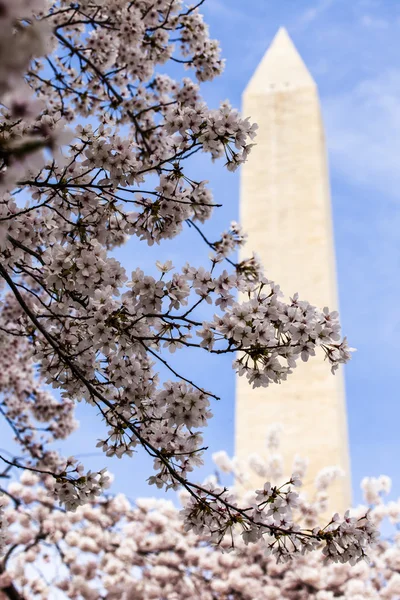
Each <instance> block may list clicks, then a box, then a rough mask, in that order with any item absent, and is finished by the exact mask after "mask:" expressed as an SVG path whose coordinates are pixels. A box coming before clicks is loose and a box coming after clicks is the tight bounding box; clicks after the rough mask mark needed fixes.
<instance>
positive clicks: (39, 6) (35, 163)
mask: <svg viewBox="0 0 400 600" xmlns="http://www.w3.org/2000/svg"><path fill="white" fill-rule="evenodd" d="M49 8H50V2H48V0H2V2H1V11H0V102H1V108H0V123H1V124H0V155H1V156H0V191H1V193H2V195H3V194H4V193H5V192H7V191H11V190H12V189H13V188H14V187H15V185H16V183H17V181H18V180H19V179H23V178H26V177H29V176H30V175H32V174H34V173H37V172H38V171H39V170H40V169H41V168H42V167H43V166H44V164H45V158H44V155H43V149H44V148H47V149H49V150H52V151H54V152H56V151H57V152H58V147H59V146H60V145H62V144H63V143H64V142H66V141H69V139H70V136H69V134H68V133H67V132H66V130H65V128H64V124H63V120H62V115H61V112H59V111H58V112H57V113H52V114H49V113H48V112H47V111H46V106H45V102H44V99H40V98H39V97H38V95H37V94H35V91H34V89H32V88H34V86H32V85H27V82H26V80H25V77H26V75H27V72H28V71H29V69H30V65H31V63H32V60H33V59H37V58H38V57H41V56H43V55H45V54H46V53H48V52H49V51H51V49H52V46H53V38H52V30H51V27H50V26H49V24H48V22H47V20H46V19H45V18H44V17H45V16H46V14H47V12H48V10H49Z"/></svg>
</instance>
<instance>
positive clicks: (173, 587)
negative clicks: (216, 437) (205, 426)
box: [0, 434, 400, 600]
mask: <svg viewBox="0 0 400 600" xmlns="http://www.w3.org/2000/svg"><path fill="white" fill-rule="evenodd" d="M272 435H274V434H272ZM275 438H276V436H275ZM270 452H271V447H270V449H269V454H268V455H267V456H265V457H258V465H259V469H260V468H261V466H262V468H263V470H264V472H265V473H266V475H267V476H270V475H271V473H272V470H273V467H272V466H271V465H272V461H271V460H270V458H271V457H270ZM274 452H275V454H277V453H278V454H279V448H277V447H276V448H275V450H274ZM215 458H216V462H217V465H223V466H224V470H225V472H227V471H229V472H232V471H233V472H236V473H237V472H238V469H239V463H238V461H237V460H236V459H235V458H233V459H230V458H229V457H228V456H227V454H226V453H224V452H221V453H218V454H217V455H216V457H215ZM301 462H303V474H304V473H305V471H304V469H305V467H304V461H301V460H300V459H296V460H295V464H296V465H298V466H299V465H300V463H301ZM244 466H245V469H246V472H248V471H249V469H251V466H250V461H247V462H246V464H245V465H244ZM271 469H272V470H271ZM336 476H338V472H337V469H335V468H334V467H332V468H326V469H324V470H323V472H322V473H321V474H320V475H318V477H317V479H316V482H315V489H314V490H313V491H312V492H311V493H310V492H308V493H306V492H305V491H304V490H303V489H302V487H301V485H299V484H300V480H299V479H298V478H296V477H294V478H293V479H292V483H291V486H294V487H295V488H296V490H297V491H296V493H294V492H292V494H294V496H292V499H291V500H289V505H290V509H289V510H290V511H291V512H292V513H293V516H294V518H295V519H296V522H298V523H299V524H301V525H302V527H304V528H305V529H308V530H312V528H316V527H318V526H319V524H320V523H321V520H322V517H321V513H322V512H324V511H325V510H326V498H327V495H328V494H329V486H330V484H331V483H332V482H333V481H334V479H335V477H336ZM218 477H220V475H218ZM278 479H279V480H280V479H282V477H279V478H278ZM213 480H214V481H215V476H214V477H211V478H209V480H208V485H211V483H212V481H213ZM371 481H374V480H373V479H371ZM379 481H380V482H381V483H380V484H379V486H380V487H379V486H378V484H376V486H377V489H378V488H379V490H380V491H381V492H382V494H384V493H386V491H387V489H388V485H387V484H388V482H389V480H388V478H383V477H381V478H379ZM204 485H207V482H205V483H204ZM366 485H367V484H366V483H365V481H364V482H363V487H364V488H365V487H366ZM53 487H54V481H53V478H52V477H51V476H49V475H43V474H35V473H32V472H31V471H24V472H23V473H22V475H21V477H20V479H19V481H12V482H11V483H9V484H8V485H7V487H5V488H4V490H3V496H2V502H3V504H4V509H3V512H2V517H3V516H4V518H6V519H7V521H8V525H7V527H6V528H3V529H2V535H3V538H5V540H6V542H7V547H8V548H9V551H8V552H7V554H6V556H5V557H4V559H3V562H2V563H1V565H2V566H1V568H0V571H1V573H0V593H2V594H3V597H4V598H5V599H8V598H10V599H13V600H36V599H40V600H48V598H52V597H54V598H56V597H60V598H71V599H73V598H75V599H76V598H82V599H85V600H100V599H101V598H102V599H106V600H117V599H122V600H151V599H154V600H159V599H160V598H165V599H166V600H183V599H188V600H198V599H199V598H201V599H202V600H215V599H218V600H232V599H235V600H254V598H257V599H260V600H271V599H272V600H280V599H285V600H306V599H311V600H334V598H342V599H343V600H361V598H364V599H367V600H377V599H382V600H395V599H396V598H398V595H399V593H400V537H399V535H398V533H395V535H394V537H393V538H392V539H388V540H386V541H385V540H383V539H382V540H380V541H379V542H377V543H376V544H374V545H373V546H372V547H370V549H369V560H363V561H359V562H357V563H356V564H355V565H353V566H352V565H351V564H350V563H349V562H342V561H338V562H332V561H331V560H327V559H326V558H324V556H323V555H322V554H320V553H315V552H314V553H312V554H306V555H304V554H302V553H300V552H297V553H296V554H294V555H293V554H292V556H291V560H285V559H284V558H283V557H281V560H279V561H277V560H276V553H275V554H274V553H273V552H272V553H271V548H270V547H269V544H268V540H266V539H265V538H262V539H258V540H256V541H255V542H254V543H251V544H249V543H248V541H249V540H248V539H246V536H245V535H243V534H242V532H241V528H240V526H239V527H238V528H237V529H234V530H232V540H233V541H234V549H233V550H232V547H231V540H230V539H228V538H227V537H225V538H223V539H222V540H221V543H220V545H219V546H218V547H215V545H214V544H211V543H210V540H209V537H208V536H203V535H202V533H201V532H200V533H196V534H195V533H193V532H192V531H188V530H187V528H186V527H185V525H184V521H183V520H182V518H181V514H180V511H179V509H178V508H177V507H176V506H174V504H173V503H172V502H170V501H165V500H156V499H151V498H147V499H145V498H142V499H137V500H136V502H132V501H130V500H128V499H127V498H126V497H125V496H124V495H122V494H119V495H116V496H102V497H99V498H96V499H94V498H92V499H91V500H90V501H89V502H87V503H85V504H84V505H82V506H79V507H78V508H77V510H76V511H75V512H70V511H69V512H65V510H63V509H60V508H59V507H58V506H57V505H56V504H55V503H54V502H53V501H52V500H51V496H50V497H49V492H50V491H51V490H52V489H53ZM279 488H281V486H280V484H279V481H278V480H277V481H274V482H273V484H271V485H266V486H264V488H263V489H262V490H259V491H258V492H257V496H256V502H258V503H259V504H262V503H263V502H265V501H266V499H268V500H269V499H271V498H272V497H273V490H274V489H275V490H277V489H279ZM230 493H231V494H232V496H234V495H235V493H236V492H235V490H234V489H231V490H230ZM382 494H381V495H380V496H379V504H377V505H374V506H370V507H369V508H370V511H369V521H370V523H371V524H373V526H374V527H375V528H377V527H379V526H380V525H381V523H382V521H383V520H384V519H389V521H390V522H391V523H392V524H393V525H394V526H395V527H396V528H397V527H398V524H399V523H400V502H399V501H392V502H387V503H385V502H384V501H383V496H382ZM250 496H253V497H254V492H251V491H249V497H250ZM278 497H279V495H278V496H275V498H274V499H273V502H268V500H267V502H268V505H269V506H270V507H271V508H270V511H271V512H272V513H273V514H274V513H276V510H275V509H277V510H278V512H279V511H281V515H287V513H288V510H287V508H286V509H285V510H282V508H281V507H282V503H279V502H277V498H278ZM289 498H290V497H288V499H289ZM187 500H188V498H187V493H186V492H184V493H182V494H181V501H182V502H183V505H184V506H185V505H186V506H187ZM366 501H367V502H368V498H367V499H366ZM274 505H275V507H274ZM367 509H368V506H359V507H357V508H355V509H353V510H352V511H351V515H349V514H346V515H345V518H344V520H343V521H342V523H341V524H340V525H338V524H339V520H338V519H337V517H336V516H334V517H333V519H332V521H333V523H332V526H331V530H332V531H334V530H335V529H337V528H338V527H339V528H340V529H341V533H340V537H338V538H337V539H339V540H341V541H342V542H343V543H346V544H349V543H350V539H351V538H352V536H354V535H355V533H354V530H356V529H357V525H356V526H355V525H354V523H358V524H359V525H358V526H360V524H362V521H363V515H364V514H365V513H366V511H367ZM345 538H346V542H344V539H345ZM270 543H273V541H272V540H271V542H270ZM275 543H276V542H275ZM289 543H292V541H290V542H289ZM294 543H296V542H295V541H294ZM353 558H354V557H353ZM353 562H354V561H353Z"/></svg>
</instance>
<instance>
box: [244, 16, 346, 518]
mask: <svg viewBox="0 0 400 600" xmlns="http://www.w3.org/2000/svg"><path fill="white" fill-rule="evenodd" d="M243 114H244V116H249V117H250V118H251V121H252V122H256V123H258V126H259V129H258V132H257V138H256V140H255V141H256V146H255V147H254V148H253V149H252V152H251V154H250V157H249V160H248V162H247V163H246V164H245V165H244V166H243V168H242V175H241V201H240V222H241V224H242V225H243V228H244V230H245V231H246V233H247V234H248V242H247V244H246V247H245V249H244V250H243V251H242V258H244V257H248V256H249V254H250V252H251V251H254V252H255V253H256V254H257V255H258V256H259V258H260V259H261V261H262V263H263V265H264V268H265V275H266V276H267V277H268V278H269V279H271V280H273V281H275V282H276V283H278V284H279V285H280V286H281V290H282V291H283V293H284V294H285V298H286V299H288V298H289V297H291V296H293V294H294V293H295V292H298V293H299V295H300V299H302V300H308V301H309V302H310V303H311V304H314V305H316V306H318V307H319V308H323V307H324V306H328V307H329V308H330V310H335V309H337V307H338V296H337V285H336V268H335V255H334V243H333V226H332V215H331V199H330V187H329V175H328V169H327V157H326V147H325V138H324V128H323V123H322V119H321V110H320V102H319V97H318V90H317V86H316V84H315V82H314V80H313V78H312V76H311V75H310V73H309V71H308V70H307V67H306V66H305V64H304V62H303V60H302V59H301V57H300V55H299V54H298V52H297V50H296V48H295V46H294V45H293V42H292V41H291V39H290V37H289V35H288V34H287V32H286V30H285V29H283V28H282V29H280V30H279V32H278V33H277V35H276V36H275V38H274V40H273V42H272V44H271V46H270V48H269V49H268V51H267V52H266V54H265V56H264V58H263V59H262V61H261V63H260V64H259V66H258V67H257V69H256V71H255V73H254V75H253V77H252V78H251V80H250V82H249V84H248V86H247V88H246V90H245V92H244V94H243ZM236 390H237V391H236V431H235V438H236V439H235V444H236V455H237V456H238V458H239V459H245V458H246V457H247V456H249V455H250V454H252V453H257V454H260V455H261V456H263V455H265V453H266V445H265V438H266V431H267V429H268V426H269V425H271V424H274V423H280V424H281V425H282V426H283V436H282V450H283V456H284V461H285V464H284V467H285V473H288V474H290V473H291V465H292V463H293V459H294V457H295V455H296V454H298V455H300V456H302V457H304V458H308V459H309V469H308V476H307V479H306V481H305V491H309V492H311V491H312V490H313V481H314V480H315V476H316V474H317V473H318V472H319V471H320V470H321V469H322V468H324V467H327V466H339V467H341V468H342V469H343V471H344V472H345V473H346V475H345V476H344V477H343V478H340V479H339V480H338V481H336V482H335V483H334V485H333V486H332V488H331V489H330V502H329V510H334V511H339V512H340V511H344V510H345V509H347V508H348V507H349V506H350V504H351V485H350V461H349V451H348V433H347V418H346V403H345V394H344V382H343V373H342V372H341V370H340V371H339V372H337V373H336V374H335V375H332V373H331V371H330V366H329V364H328V362H327V361H326V360H324V353H323V351H322V350H321V351H320V353H319V356H318V357H311V358H310V359H309V361H308V362H307V363H299V366H298V368H297V369H295V371H294V373H293V374H292V375H290V376H289V378H288V380H287V381H285V382H283V383H282V384H280V385H278V384H271V385H270V386H269V387H268V388H256V389H252V388H251V386H249V384H248V382H247V380H246V379H245V378H244V377H238V378H237V387H236ZM262 483H263V482H262V481H261V480H260V479H259V478H258V477H257V476H256V475H254V477H253V479H252V481H251V482H250V485H253V487H254V486H259V485H260V484H262Z"/></svg>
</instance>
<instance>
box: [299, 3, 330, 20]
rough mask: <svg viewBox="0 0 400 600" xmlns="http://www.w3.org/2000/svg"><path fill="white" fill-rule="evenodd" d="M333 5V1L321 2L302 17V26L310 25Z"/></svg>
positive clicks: (300, 18)
mask: <svg viewBox="0 0 400 600" xmlns="http://www.w3.org/2000/svg"><path fill="white" fill-rule="evenodd" d="M332 5H333V0H319V2H316V4H315V6H313V7H312V8H309V9H307V10H306V11H305V12H304V13H303V14H302V15H301V16H300V17H299V24H300V25H308V24H309V23H311V22H312V21H315V19H317V18H318V17H319V16H320V15H321V14H322V13H324V12H325V11H327V10H328V9H329V8H330V7H331V6H332Z"/></svg>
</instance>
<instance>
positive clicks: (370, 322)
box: [1, 0, 400, 502]
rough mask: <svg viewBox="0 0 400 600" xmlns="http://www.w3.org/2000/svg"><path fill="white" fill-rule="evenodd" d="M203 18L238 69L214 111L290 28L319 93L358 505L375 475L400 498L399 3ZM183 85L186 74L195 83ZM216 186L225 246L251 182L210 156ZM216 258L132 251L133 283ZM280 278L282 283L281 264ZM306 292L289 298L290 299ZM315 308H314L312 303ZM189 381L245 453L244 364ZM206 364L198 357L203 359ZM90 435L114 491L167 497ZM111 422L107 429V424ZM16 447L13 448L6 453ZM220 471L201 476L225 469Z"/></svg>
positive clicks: (336, 0)
mask: <svg viewBox="0 0 400 600" xmlns="http://www.w3.org/2000/svg"><path fill="white" fill-rule="evenodd" d="M203 12H204V14H205V15H206V19H207V21H208V23H209V25H210V29H211V34H212V36H213V37H215V38H218V39H219V40H220V41H221V45H222V49H223V55H224V57H225V58H226V60H227V64H226V69H225V72H224V74H223V76H222V77H220V78H219V79H218V80H216V81H214V82H212V83H208V84H206V85H204V87H203V93H204V95H205V97H206V99H207V101H208V102H209V104H210V105H213V106H217V105H218V104H219V102H220V101H221V100H224V99H227V98H229V99H230V100H231V102H232V104H233V105H234V106H236V107H240V96H241V93H242V90H243V89H244V87H245V85H246V83H247V82H248V80H249V79H250V76H251V75H252V73H253V71H254V70H255V68H256V66H257V64H258V62H259V61H260V59H261V57H262V55H263V54H264V52H265V50H266V48H267V47H268V45H269V44H270V42H271V40H272V38H273V36H274V34H275V33H276V31H277V29H278V28H279V26H281V25H284V26H285V27H286V28H287V29H288V31H289V34H290V35H291V37H292V39H293V40H294V42H295V44H296V46H297V48H298V49H299V51H300V53H301V55H302V56H303V59H304V60H305V62H306V64H307V66H308V67H309V69H310V71H311V73H312V75H313V76H314V78H315V80H316V81H317V83H318V86H319V90H320V96H321V101H322V110H323V115H324V120H325V125H326V132H327V143H328V153H329V162H330V172H331V186H332V203H333V214H334V231H335V243H336V255H337V271H338V279H339V293H340V309H341V317H342V325H343V330H344V332H345V334H346V335H347V336H348V338H349V341H350V343H351V345H352V346H354V347H356V348H357V349H358V352H357V353H356V354H355V355H354V358H353V360H352V361H351V363H350V365H349V366H348V367H347V368H346V390H347V405H348V421H349V434H350V448H351V462H352V479H353V490H354V500H355V501H356V502H357V501H359V500H360V499H361V495H360V492H359V481H360V479H361V478H362V477H363V476H365V475H373V476H376V475H379V474H381V473H385V474H388V475H390V476H392V477H393V480H394V493H395V494H400V467H399V465H398V459H397V456H398V451H399V449H400V442H399V433H398V432H399V422H400V403H399V402H398V397H399V393H398V388H399V387H400V374H399V367H398V357H397V354H398V352H397V336H398V335H399V331H400V311H399V308H398V304H399V300H400V277H399V271H400V236H399V227H400V202H399V191H398V190H399V184H400V141H399V140H400V135H399V134H400V60H399V42H398V39H399V33H400V3H399V2H398V1H397V0H382V1H380V0H352V1H351V2H349V1H348V0H320V1H306V0H270V1H267V0H246V2H243V0H206V3H205V5H204V7H203ZM183 75H186V73H184V74H183ZM191 168H192V169H193V173H194V174H196V175H197V177H198V178H201V179H208V180H210V185H211V188H212V189H213V192H214V195H215V200H216V201H217V202H222V203H223V204H224V207H223V209H220V210H219V211H218V213H216V214H215V218H214V219H213V220H212V222H210V224H209V225H208V226H207V228H206V231H207V232H208V233H209V235H210V237H211V238H213V237H214V238H216V236H217V235H218V233H219V232H221V231H223V230H224V229H226V227H227V225H228V224H229V222H230V220H232V219H236V218H237V214H238V184H239V174H231V173H227V172H226V171H225V170H224V169H223V167H222V164H214V165H212V164H211V163H210V162H209V161H208V159H207V158H206V157H204V156H201V157H198V158H197V157H196V159H195V161H194V162H193V164H192V167H191ZM207 255H208V251H207V249H206V248H205V247H204V245H203V244H202V243H201V242H200V241H199V240H198V239H197V238H196V237H194V235H193V232H190V231H185V233H184V235H183V236H182V237H181V238H180V239H178V240H175V241H173V242H167V243H164V244H163V245H161V246H160V247H155V248H154V247H153V248H150V249H148V248H147V247H145V246H144V244H137V243H129V244H128V246H127V247H125V248H124V249H121V250H118V252H116V256H118V258H120V260H121V261H122V262H123V264H124V266H125V267H126V268H127V270H128V272H130V270H132V269H133V268H135V267H136V266H137V265H139V266H141V267H142V268H145V270H146V269H148V270H151V269H152V268H153V267H152V265H154V262H155V260H157V259H159V258H161V259H162V260H166V259H169V258H170V259H172V261H173V263H174V265H175V266H176V267H179V266H180V265H181V264H182V263H184V262H185V261H186V260H189V261H190V262H192V263H193V264H196V265H200V264H201V263H203V262H205V261H206V259H207ZM265 266H266V270H267V273H268V265H265ZM292 291H293V292H294V291H295V290H289V292H292ZM309 300H310V301H311V302H312V298H309ZM180 354H183V355H184V356H183V357H181V358H179V362H176V363H175V364H176V365H179V367H180V368H181V370H185V369H190V372H191V376H192V377H193V379H194V380H196V381H197V382H198V383H200V384H203V385H204V386H206V387H208V388H212V389H213V391H215V392H216V393H217V394H219V395H220V396H221V401H220V402H219V403H218V404H217V405H216V406H214V407H213V408H214V413H215V418H214V420H213V422H212V424H211V425H210V427H209V428H208V431H207V432H206V442H207V444H208V445H209V455H210V454H211V452H212V451H215V450H219V449H221V448H224V449H226V450H227V451H228V452H229V453H233V425H234V420H233V417H234V374H233V371H232V369H231V358H228V357H224V358H221V359H219V360H218V359H217V360H215V358H212V359H210V358H209V357H207V356H206V353H202V354H201V355H196V356H195V357H194V356H192V355H191V354H190V353H189V354H188V353H180ZM194 358H195V360H194ZM77 416H78V418H79V420H80V422H81V428H80V430H79V431H78V432H77V433H76V434H74V435H73V436H72V438H71V439H70V440H69V441H68V442H67V443H65V444H63V445H59V448H60V449H62V450H63V452H66V453H74V454H79V455H80V456H82V460H83V461H84V462H85V464H87V466H88V467H99V468H101V467H102V466H104V465H105V464H107V466H109V468H110V469H111V470H112V471H113V472H114V473H115V476H116V479H115V484H114V491H124V492H125V493H127V494H128V495H129V496H131V497H135V496H138V495H142V496H143V495H151V494H154V493H156V490H155V489H154V488H149V487H148V485H147V484H146V482H145V479H146V477H147V476H148V475H149V474H150V473H146V469H148V468H149V466H150V465H149V461H148V460H147V459H146V458H144V457H143V456H141V455H139V456H138V457H136V458H135V459H134V460H132V459H123V460H122V461H116V460H113V461H111V464H110V461H106V459H105V457H104V456H103V455H101V454H98V453H95V455H94V456H85V455H86V454H91V453H93V452H95V449H94V446H95V442H96V439H97V438H98V436H99V430H98V425H96V420H95V419H94V415H93V409H92V408H91V407H88V406H84V405H80V406H78V410H77ZM97 423H98V421H97ZM5 441H6V440H4V442H3V441H2V443H1V446H2V447H4V444H5ZM211 468H212V467H211V462H210V460H207V462H206V466H205V468H204V469H202V471H201V473H199V477H200V476H202V475H204V474H206V473H207V472H209V471H210V469H211Z"/></svg>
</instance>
